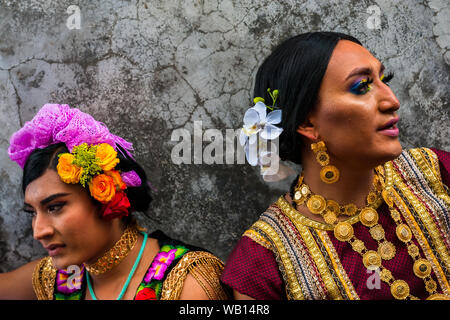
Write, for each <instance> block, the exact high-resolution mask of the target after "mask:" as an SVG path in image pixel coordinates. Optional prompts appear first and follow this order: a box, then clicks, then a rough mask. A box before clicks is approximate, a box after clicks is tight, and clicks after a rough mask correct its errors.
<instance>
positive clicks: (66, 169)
mask: <svg viewBox="0 0 450 320" xmlns="http://www.w3.org/2000/svg"><path fill="white" fill-rule="evenodd" d="M73 159H74V156H73V155H72V154H70V153H63V154H62V155H61V156H60V157H59V159H58V165H57V166H56V170H57V171H58V174H59V176H60V178H61V180H62V181H63V182H65V183H78V182H79V181H80V176H81V173H82V172H83V168H81V167H79V166H77V165H74V164H72V162H73Z"/></svg>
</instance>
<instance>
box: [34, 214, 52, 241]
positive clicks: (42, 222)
mask: <svg viewBox="0 0 450 320" xmlns="http://www.w3.org/2000/svg"><path fill="white" fill-rule="evenodd" d="M32 227H33V238H34V239H36V240H38V241H40V240H42V239H45V238H48V237H50V236H51V235H53V233H54V229H53V226H52V224H51V221H50V218H49V217H48V216H46V215H45V214H42V213H39V212H38V213H36V216H35V217H34V219H33V222H32Z"/></svg>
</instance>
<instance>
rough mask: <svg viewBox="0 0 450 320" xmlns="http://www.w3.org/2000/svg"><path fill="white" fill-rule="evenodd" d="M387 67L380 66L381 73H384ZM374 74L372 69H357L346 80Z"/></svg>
mask: <svg viewBox="0 0 450 320" xmlns="http://www.w3.org/2000/svg"><path fill="white" fill-rule="evenodd" d="M384 69H385V67H384V64H381V65H380V73H382V72H383V71H384ZM371 73H372V69H371V68H367V67H363V68H356V69H353V71H352V72H350V74H349V75H348V76H347V78H345V80H347V79H349V78H351V77H353V76H356V75H360V74H361V75H370V74H371Z"/></svg>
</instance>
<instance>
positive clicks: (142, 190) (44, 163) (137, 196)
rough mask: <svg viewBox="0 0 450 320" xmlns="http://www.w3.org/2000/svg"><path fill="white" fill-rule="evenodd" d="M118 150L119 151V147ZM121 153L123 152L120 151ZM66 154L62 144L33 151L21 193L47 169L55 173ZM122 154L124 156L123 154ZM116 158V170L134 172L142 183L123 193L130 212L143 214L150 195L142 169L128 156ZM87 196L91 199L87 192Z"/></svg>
mask: <svg viewBox="0 0 450 320" xmlns="http://www.w3.org/2000/svg"><path fill="white" fill-rule="evenodd" d="M119 149H121V148H120V146H119ZM121 151H122V152H123V151H124V150H123V149H121ZM66 152H69V150H68V149H67V147H66V145H65V144H64V143H57V144H52V145H49V146H48V147H46V148H43V149H35V150H33V152H32V153H31V154H30V156H29V157H28V159H27V161H26V163H25V167H24V168H23V178H22V191H23V193H24V194H25V190H26V188H27V186H28V185H29V184H30V183H31V182H32V181H34V180H36V179H37V178H39V177H40V176H42V175H43V174H44V172H45V171H46V170H47V169H51V170H54V171H56V166H57V165H58V155H59V154H62V153H66ZM123 153H124V154H126V153H125V152H123ZM117 157H118V158H119V159H120V162H119V163H118V164H117V165H116V169H117V170H119V171H122V172H126V171H131V170H134V171H135V172H136V173H137V174H138V175H139V177H140V178H141V181H142V184H141V185H140V186H138V187H127V188H126V189H125V193H126V195H127V197H128V200H129V201H130V204H131V207H130V211H141V212H145V211H146V210H147V209H148V207H149V205H150V202H151V200H152V197H151V195H150V188H149V186H148V183H147V175H146V174H145V171H144V169H143V168H142V167H141V166H140V165H139V164H138V163H137V162H136V161H134V160H133V159H131V158H130V157H128V156H124V155H123V154H122V153H121V152H120V151H119V152H117ZM88 194H89V196H90V197H91V198H92V196H91V195H90V193H89V192H88ZM92 200H93V201H94V203H96V204H97V205H99V206H100V205H101V204H100V202H98V201H97V200H95V199H94V198H92ZM124 219H125V220H124V221H125V222H126V223H128V222H129V221H130V220H131V215H128V216H127V217H125V218H124Z"/></svg>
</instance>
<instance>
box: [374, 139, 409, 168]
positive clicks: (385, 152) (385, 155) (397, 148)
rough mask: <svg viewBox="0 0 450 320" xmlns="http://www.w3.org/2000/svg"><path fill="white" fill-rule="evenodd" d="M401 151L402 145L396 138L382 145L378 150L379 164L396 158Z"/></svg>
mask: <svg viewBox="0 0 450 320" xmlns="http://www.w3.org/2000/svg"><path fill="white" fill-rule="evenodd" d="M402 151H403V148H402V145H401V144H400V142H399V141H398V140H397V141H396V142H393V143H391V144H389V145H385V146H383V149H382V150H380V161H379V164H384V163H385V162H388V161H392V160H394V159H396V158H397V157H398V156H399V155H400V154H401V153H402Z"/></svg>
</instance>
